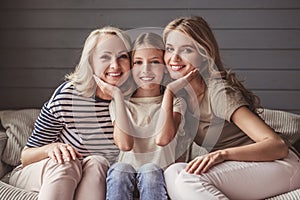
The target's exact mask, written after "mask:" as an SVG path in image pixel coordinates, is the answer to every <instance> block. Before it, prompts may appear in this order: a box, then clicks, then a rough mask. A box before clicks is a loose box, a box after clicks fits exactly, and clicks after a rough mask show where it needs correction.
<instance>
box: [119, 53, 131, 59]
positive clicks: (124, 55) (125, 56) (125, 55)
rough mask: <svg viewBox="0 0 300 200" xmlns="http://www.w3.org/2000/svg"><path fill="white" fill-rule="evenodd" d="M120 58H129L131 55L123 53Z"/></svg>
mask: <svg viewBox="0 0 300 200" xmlns="http://www.w3.org/2000/svg"><path fill="white" fill-rule="evenodd" d="M118 58H120V59H128V58H129V56H128V55H127V54H121V55H120V56H119V57H118Z"/></svg>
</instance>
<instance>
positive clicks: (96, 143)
mask: <svg viewBox="0 0 300 200" xmlns="http://www.w3.org/2000/svg"><path fill="white" fill-rule="evenodd" d="M109 103H110V101H109V100H103V99H99V98H87V97H83V96H81V95H79V92H78V91H77V90H76V89H75V87H74V86H73V85H72V84H71V83H70V82H65V83H63V84H62V85H61V86H59V87H58V88H57V89H56V91H55V92H54V94H53V96H52V97H51V99H50V100H49V101H48V102H46V103H45V104H44V106H43V108H42V110H41V113H40V115H39V117H38V119H37V120H36V122H35V125H34V130H33V133H32V135H31V136H30V137H29V139H28V141H27V144H26V146H28V147H40V146H43V145H47V144H49V143H52V142H63V143H66V144H71V145H72V146H73V147H74V148H75V149H76V150H77V151H78V152H79V153H81V154H82V155H83V157H86V156H89V155H102V156H104V157H105V158H106V159H108V161H109V162H110V163H114V162H115V161H116V160H117V157H118V154H119V149H118V148H117V146H115V145H114V143H113V125H112V122H111V118H110V115H109Z"/></svg>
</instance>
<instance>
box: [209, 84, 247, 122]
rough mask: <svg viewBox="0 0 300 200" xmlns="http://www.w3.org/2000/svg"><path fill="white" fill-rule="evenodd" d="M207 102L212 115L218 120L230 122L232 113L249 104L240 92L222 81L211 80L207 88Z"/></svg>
mask: <svg viewBox="0 0 300 200" xmlns="http://www.w3.org/2000/svg"><path fill="white" fill-rule="evenodd" d="M207 95H208V100H209V102H210V105H211V109H212V111H213V113H214V114H215V115H216V116H217V117H220V118H224V119H226V120H228V121H230V118H231V115H232V114H233V112H234V111H235V110H236V109H238V108H239V107H241V106H248V105H249V103H248V102H247V100H246V99H245V97H244V96H243V94H242V93H241V91H240V90H238V89H235V88H233V87H232V86H231V85H230V84H229V83H228V82H227V81H226V80H224V79H212V80H210V81H209V82H208V87H207Z"/></svg>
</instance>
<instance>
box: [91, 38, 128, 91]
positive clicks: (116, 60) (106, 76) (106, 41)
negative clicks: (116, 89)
mask: <svg viewBox="0 0 300 200" xmlns="http://www.w3.org/2000/svg"><path fill="white" fill-rule="evenodd" d="M90 61H91V65H92V67H93V70H94V73H95V75H97V76H98V77H99V78H100V79H102V80H103V81H105V82H106V83H109V84H111V85H115V86H118V85H122V84H123V83H124V82H125V81H126V80H127V78H128V76H129V73H130V59H129V54H128V50H127V49H126V47H125V45H124V43H123V41H122V40H121V39H120V38H119V37H117V36H115V35H110V34H105V35H101V36H99V38H98V43H97V45H96V47H95V50H94V51H93V53H92V55H91V58H90Z"/></svg>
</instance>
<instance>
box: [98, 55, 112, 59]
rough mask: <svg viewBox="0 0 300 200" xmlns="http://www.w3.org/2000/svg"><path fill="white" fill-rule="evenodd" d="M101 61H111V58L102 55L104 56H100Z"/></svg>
mask: <svg viewBox="0 0 300 200" xmlns="http://www.w3.org/2000/svg"><path fill="white" fill-rule="evenodd" d="M100 59H102V60H109V59H110V56H108V55H102V56H100Z"/></svg>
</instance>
